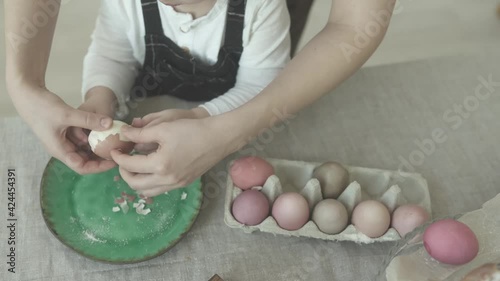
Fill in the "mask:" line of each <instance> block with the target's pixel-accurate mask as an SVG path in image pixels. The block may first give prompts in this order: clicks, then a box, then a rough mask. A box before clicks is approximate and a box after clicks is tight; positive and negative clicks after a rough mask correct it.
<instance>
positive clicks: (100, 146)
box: [89, 120, 135, 160]
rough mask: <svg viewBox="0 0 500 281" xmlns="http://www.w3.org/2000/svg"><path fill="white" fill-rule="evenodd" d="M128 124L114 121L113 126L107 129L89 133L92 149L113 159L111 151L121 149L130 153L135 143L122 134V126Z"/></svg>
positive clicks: (100, 155)
mask: <svg viewBox="0 0 500 281" xmlns="http://www.w3.org/2000/svg"><path fill="white" fill-rule="evenodd" d="M126 125H127V124H126V123H124V122H121V121H117V120H115V121H113V126H112V127H111V128H110V129H108V130H106V131H100V132H99V131H92V132H90V134H89V144H90V147H91V148H92V151H93V152H94V153H95V154H96V155H97V156H99V157H101V158H104V159H107V160H111V151H112V150H120V151H122V152H123V153H130V152H131V151H132V150H133V149H134V145H135V144H134V143H133V142H131V141H130V140H128V139H127V138H125V137H124V136H122V135H121V134H120V129H121V127H122V126H126Z"/></svg>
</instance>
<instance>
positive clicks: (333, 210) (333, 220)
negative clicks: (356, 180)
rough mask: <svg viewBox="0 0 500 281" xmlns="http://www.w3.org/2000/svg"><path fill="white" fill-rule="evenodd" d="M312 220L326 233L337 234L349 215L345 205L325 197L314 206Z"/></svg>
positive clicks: (344, 225) (342, 228)
mask: <svg viewBox="0 0 500 281" xmlns="http://www.w3.org/2000/svg"><path fill="white" fill-rule="evenodd" d="M312 220H313V221H314V223H316V225H317V226H318V228H319V230H321V231H322V232H324V233H326V234H338V233H340V232H342V230H344V229H345V228H346V227H347V223H348V222H349V215H348V213H347V209H346V208H345V206H344V205H343V204H342V203H340V202H339V201H337V200H335V199H325V200H322V201H320V202H319V203H318V204H316V206H315V207H314V211H313V215H312Z"/></svg>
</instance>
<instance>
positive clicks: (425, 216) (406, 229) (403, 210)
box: [392, 204, 430, 237]
mask: <svg viewBox="0 0 500 281" xmlns="http://www.w3.org/2000/svg"><path fill="white" fill-rule="evenodd" d="M429 219H430V216H429V213H428V212H427V210H425V209H424V208H423V207H422V206H419V205H415V204H408V205H401V206H399V207H398V208H397V209H396V210H395V211H394V213H392V227H393V228H394V229H396V230H397V231H398V233H399V235H401V237H404V236H405V235H406V234H408V233H410V232H412V231H413V230H414V229H415V228H417V227H419V226H421V225H422V224H424V223H425V222H426V221H428V220H429Z"/></svg>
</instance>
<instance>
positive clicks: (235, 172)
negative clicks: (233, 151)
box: [229, 156, 274, 190]
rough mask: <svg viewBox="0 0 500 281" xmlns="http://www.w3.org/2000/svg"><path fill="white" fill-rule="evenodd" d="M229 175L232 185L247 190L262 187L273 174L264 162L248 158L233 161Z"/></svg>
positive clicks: (256, 158)
mask: <svg viewBox="0 0 500 281" xmlns="http://www.w3.org/2000/svg"><path fill="white" fill-rule="evenodd" d="M229 174H230V175H231V179H232V180H233V183H234V185H236V186H237V187H239V188H241V189H243V190H247V189H250V188H252V187H254V186H262V185H264V183H265V182H266V180H267V179H268V178H269V177H270V176H272V175H273V174H274V168H273V166H272V165H271V164H269V163H268V162H267V161H266V160H264V159H262V158H259V157H255V156H250V157H243V158H240V159H238V160H236V161H234V163H233V165H232V166H231V168H230V171H229Z"/></svg>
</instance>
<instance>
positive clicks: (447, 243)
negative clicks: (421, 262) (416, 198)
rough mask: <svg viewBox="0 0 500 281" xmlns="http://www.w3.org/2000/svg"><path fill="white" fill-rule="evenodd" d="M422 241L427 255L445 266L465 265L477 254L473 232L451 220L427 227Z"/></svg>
mask: <svg viewBox="0 0 500 281" xmlns="http://www.w3.org/2000/svg"><path fill="white" fill-rule="evenodd" d="M423 240H424V247H425V250H426V251H427V253H429V255H430V256H431V257H433V258H434V259H436V260H437V261H439V262H442V263H445V264H451V265H463V264H466V263H468V262H470V261H472V260H473V259H474V258H475V257H476V256H477V253H478V252H479V241H478V240H477V237H476V235H475V234H474V232H473V231H472V230H471V229H470V228H469V227H468V226H467V225H466V224H464V223H462V222H459V221H456V220H452V219H444V220H439V221H436V222H434V223H432V224H431V225H429V227H427V229H426V230H425V231H424V238H423Z"/></svg>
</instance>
